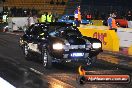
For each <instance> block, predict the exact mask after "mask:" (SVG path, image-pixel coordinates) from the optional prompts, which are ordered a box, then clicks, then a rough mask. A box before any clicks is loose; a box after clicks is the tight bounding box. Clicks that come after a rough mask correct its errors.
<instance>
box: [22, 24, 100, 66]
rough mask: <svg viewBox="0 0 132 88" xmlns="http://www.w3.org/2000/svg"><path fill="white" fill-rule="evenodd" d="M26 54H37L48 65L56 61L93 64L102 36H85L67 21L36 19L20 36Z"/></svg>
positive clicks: (28, 58)
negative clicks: (39, 20)
mask: <svg viewBox="0 0 132 88" xmlns="http://www.w3.org/2000/svg"><path fill="white" fill-rule="evenodd" d="M20 46H21V47H22V49H23V51H24V55H25V58H26V59H27V60H31V59H32V57H35V56H36V57H37V58H38V59H41V60H42V61H43V66H44V67H45V68H50V67H51V66H52V63H53V62H60V63H61V62H81V61H82V62H85V63H86V64H89V65H90V64H93V63H94V62H95V60H96V58H97V55H98V54H99V53H100V52H102V44H101V42H100V40H98V39H95V38H90V37H86V36H83V35H82V34H81V32H80V31H79V30H78V28H76V27H73V26H72V24H66V23H59V22H56V23H36V24H34V25H32V26H30V27H29V28H28V29H27V30H26V31H25V33H24V35H23V36H22V37H21V38H20Z"/></svg>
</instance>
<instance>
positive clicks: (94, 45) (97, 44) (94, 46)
mask: <svg viewBox="0 0 132 88" xmlns="http://www.w3.org/2000/svg"><path fill="white" fill-rule="evenodd" d="M92 47H93V48H94V49H98V48H101V43H93V44H92Z"/></svg>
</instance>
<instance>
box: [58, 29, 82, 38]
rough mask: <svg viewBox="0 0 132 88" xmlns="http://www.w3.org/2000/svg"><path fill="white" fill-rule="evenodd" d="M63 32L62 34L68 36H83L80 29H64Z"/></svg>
mask: <svg viewBox="0 0 132 88" xmlns="http://www.w3.org/2000/svg"><path fill="white" fill-rule="evenodd" d="M61 33H62V34H61V35H62V36H65V37H67V36H78V37H81V36H82V35H81V33H80V32H79V31H78V30H69V29H68V30H65V31H62V32H61Z"/></svg>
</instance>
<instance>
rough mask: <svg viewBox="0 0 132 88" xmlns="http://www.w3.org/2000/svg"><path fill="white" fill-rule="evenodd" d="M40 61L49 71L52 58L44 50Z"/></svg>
mask: <svg viewBox="0 0 132 88" xmlns="http://www.w3.org/2000/svg"><path fill="white" fill-rule="evenodd" d="M42 61H43V66H44V68H47V69H50V68H51V67H52V57H51V56H50V54H49V52H48V50H47V49H44V50H43V52H42Z"/></svg>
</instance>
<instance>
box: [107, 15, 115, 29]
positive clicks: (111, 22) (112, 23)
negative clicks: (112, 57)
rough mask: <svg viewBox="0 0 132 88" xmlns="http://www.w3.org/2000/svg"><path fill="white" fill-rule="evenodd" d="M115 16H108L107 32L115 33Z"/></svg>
mask: <svg viewBox="0 0 132 88" xmlns="http://www.w3.org/2000/svg"><path fill="white" fill-rule="evenodd" d="M114 18H115V15H114V13H112V14H110V16H109V18H108V20H107V23H108V27H109V30H115V32H116V31H117V26H116V21H115V19H114Z"/></svg>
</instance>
